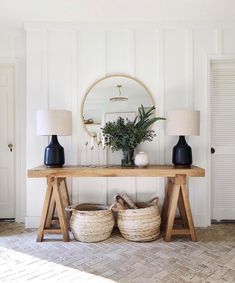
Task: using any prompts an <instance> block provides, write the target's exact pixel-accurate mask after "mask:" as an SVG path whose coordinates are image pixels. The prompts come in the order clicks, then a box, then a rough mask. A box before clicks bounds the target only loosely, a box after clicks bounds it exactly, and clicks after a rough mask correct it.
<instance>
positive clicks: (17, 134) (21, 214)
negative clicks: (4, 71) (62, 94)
mask: <svg viewBox="0 0 235 283" xmlns="http://www.w3.org/2000/svg"><path fill="white" fill-rule="evenodd" d="M0 66H10V67H13V83H14V85H13V99H14V110H13V113H14V117H13V123H14V125H13V126H14V141H13V144H14V148H15V152H14V154H15V156H14V179H15V180H14V194H15V198H14V208H15V221H16V222H24V218H25V213H26V190H25V188H26V180H25V172H26V165H25V157H24V153H25V141H24V140H25V126H24V124H25V114H24V113H25V108H26V105H25V98H26V95H25V90H24V91H22V86H21V87H20V83H19V71H20V68H19V60H18V59H15V58H1V57H0Z"/></svg>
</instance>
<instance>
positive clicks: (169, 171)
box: [28, 165, 205, 178]
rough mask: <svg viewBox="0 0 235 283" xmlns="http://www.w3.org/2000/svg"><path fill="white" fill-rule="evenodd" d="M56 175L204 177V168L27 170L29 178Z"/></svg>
mask: <svg viewBox="0 0 235 283" xmlns="http://www.w3.org/2000/svg"><path fill="white" fill-rule="evenodd" d="M49 175H50V176H56V177H64V178H65V177H164V176H167V177H174V176H176V175H187V176H189V177H204V176H205V169H203V168H200V167H197V166H192V167H191V168H175V167H174V166H173V165H150V166H148V167H146V168H138V167H134V168H127V167H121V166H110V167H83V166H75V165H74V166H71V165H70V166H63V167H62V168H48V167H45V166H38V167H35V168H32V169H29V170H28V177H29V178H41V177H47V176H49Z"/></svg>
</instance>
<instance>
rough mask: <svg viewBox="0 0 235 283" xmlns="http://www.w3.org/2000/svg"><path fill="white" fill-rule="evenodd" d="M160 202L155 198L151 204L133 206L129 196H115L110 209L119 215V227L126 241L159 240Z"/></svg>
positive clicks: (144, 203) (142, 203)
mask: <svg viewBox="0 0 235 283" xmlns="http://www.w3.org/2000/svg"><path fill="white" fill-rule="evenodd" d="M126 200H128V201H126ZM158 202H159V199H158V198H157V197H155V198H153V199H152V200H151V201H149V202H139V203H135V204H134V206H133V205H132V203H133V202H132V201H131V199H130V197H129V196H128V195H127V194H124V195H122V194H121V195H119V194H118V195H116V196H115V202H114V204H112V205H111V207H110V208H111V209H112V210H113V211H114V213H117V226H118V228H119V230H120V232H121V234H122V236H123V237H124V238H125V239H127V240H130V241H136V242H148V241H154V240H156V239H157V238H158V236H159V233H160V225H161V216H160V211H159V207H158ZM128 203H131V206H130V205H129V204H128Z"/></svg>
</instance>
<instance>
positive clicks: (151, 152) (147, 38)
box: [135, 28, 164, 200]
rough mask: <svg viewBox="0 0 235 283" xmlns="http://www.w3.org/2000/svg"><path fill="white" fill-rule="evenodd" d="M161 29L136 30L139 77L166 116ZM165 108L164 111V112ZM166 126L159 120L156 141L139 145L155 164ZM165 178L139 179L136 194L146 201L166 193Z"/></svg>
mask: <svg viewBox="0 0 235 283" xmlns="http://www.w3.org/2000/svg"><path fill="white" fill-rule="evenodd" d="M160 40H161V38H160V36H159V31H158V30H157V29H156V28H151V29H146V28H143V29H137V30H136V31H135V76H136V77H137V78H138V79H139V80H141V81H142V82H143V83H144V84H145V85H146V86H147V88H148V89H149V91H150V92H151V94H152V96H153V100H154V103H155V105H156V114H157V115H158V116H160V115H163V112H164V109H160V106H161V107H162V106H163V105H162V101H163V97H162V96H163V94H162V92H161V89H160V79H161V78H160V73H159V72H160V68H159V61H160V56H159V54H160V53H159V52H160V51H159V48H160V44H161V43H160ZM160 110H161V112H160ZM162 127H164V122H163V121H159V122H157V123H155V124H154V125H153V127H152V128H153V129H154V130H155V131H156V133H157V136H156V137H155V138H154V139H153V141H152V142H145V143H142V144H140V145H139V146H138V148H137V150H136V151H137V152H138V151H140V150H143V151H145V152H146V153H147V154H148V157H149V161H150V163H151V164H159V163H160V162H161V159H162V158H161V156H162V155H163V150H162V151H161V150H160V140H159V136H160V129H161V128H162ZM161 179H162V178H150V179H149V180H148V181H147V179H146V178H136V196H137V199H138V200H141V199H144V200H146V199H147V198H148V196H151V197H150V198H152V197H153V196H160V195H161V196H162V195H163V190H160V186H162V184H160V182H161Z"/></svg>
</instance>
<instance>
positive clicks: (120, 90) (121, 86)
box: [82, 75, 154, 137]
mask: <svg viewBox="0 0 235 283" xmlns="http://www.w3.org/2000/svg"><path fill="white" fill-rule="evenodd" d="M141 104H142V105H143V106H144V107H145V108H146V109H147V108H149V107H152V106H153V105H154V101H153V97H152V95H151V93H150V91H149V90H148V89H147V87H146V86H145V85H144V84H143V83H141V82H140V81H139V80H137V79H135V78H132V77H129V76H124V75H112V76H108V77H105V78H102V79H101V80H99V81H97V82H95V83H94V84H93V85H92V86H91V87H90V88H89V90H88V91H87V93H86V95H85V98H84V101H83V105H82V116H83V117H82V118H83V124H84V126H85V129H86V131H87V132H88V133H89V135H91V136H93V137H96V136H97V133H101V128H102V126H103V125H105V123H107V122H109V121H115V120H117V118H118V117H123V118H128V119H129V120H133V119H134V118H135V117H136V115H137V114H138V108H139V107H140V106H141Z"/></svg>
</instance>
